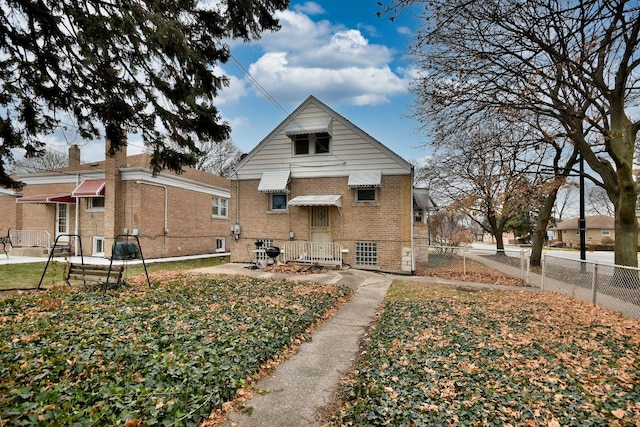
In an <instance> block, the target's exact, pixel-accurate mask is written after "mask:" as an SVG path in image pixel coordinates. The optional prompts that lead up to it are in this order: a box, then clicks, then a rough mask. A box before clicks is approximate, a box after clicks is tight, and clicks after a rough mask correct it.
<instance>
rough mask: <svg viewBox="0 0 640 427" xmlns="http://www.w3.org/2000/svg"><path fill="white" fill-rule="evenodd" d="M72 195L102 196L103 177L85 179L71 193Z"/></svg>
mask: <svg viewBox="0 0 640 427" xmlns="http://www.w3.org/2000/svg"><path fill="white" fill-rule="evenodd" d="M71 195H72V196H73V197H99V196H104V179H85V180H84V181H82V182H81V183H80V185H78V186H77V187H76V189H75V190H73V192H72V193H71Z"/></svg>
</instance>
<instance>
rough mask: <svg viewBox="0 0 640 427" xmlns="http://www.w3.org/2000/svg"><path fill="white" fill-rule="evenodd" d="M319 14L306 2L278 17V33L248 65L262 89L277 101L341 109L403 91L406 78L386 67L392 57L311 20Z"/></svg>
mask: <svg viewBox="0 0 640 427" xmlns="http://www.w3.org/2000/svg"><path fill="white" fill-rule="evenodd" d="M316 6H317V7H316ZM322 12H323V10H322V8H321V7H319V6H318V5H317V4H315V3H312V2H307V3H304V4H302V5H299V6H297V7H296V10H287V11H284V12H281V13H278V14H277V16H278V18H279V20H280V24H281V27H282V28H281V30H280V31H278V32H275V33H269V34H265V35H264V36H263V37H262V39H260V40H259V41H257V44H258V45H259V46H260V48H261V49H262V50H263V54H262V56H260V57H259V58H258V59H257V60H255V62H253V63H252V64H251V65H249V66H248V71H249V73H250V75H251V76H252V77H253V78H254V79H255V80H256V81H257V82H258V83H259V84H260V86H262V88H264V89H265V90H266V91H267V92H268V93H269V94H270V95H271V96H273V97H274V98H276V99H278V100H279V101H281V102H290V101H296V100H299V99H304V98H305V97H306V96H307V95H309V94H314V95H315V96H318V97H319V98H321V99H323V100H326V101H327V102H330V103H333V102H337V103H342V104H346V105H379V104H383V103H386V102H388V101H389V99H390V97H392V96H394V95H397V94H401V93H406V92H407V87H408V81H409V76H407V75H405V74H404V72H403V71H402V69H398V70H395V71H394V70H393V69H392V68H391V63H392V62H393V60H394V56H395V55H397V52H394V51H393V50H392V49H390V48H388V47H387V46H385V45H382V44H376V43H371V42H370V41H369V40H368V39H367V38H366V37H365V36H364V35H363V33H362V32H361V31H360V30H359V29H353V28H345V27H344V26H342V25H335V24H332V23H330V22H329V21H327V20H320V21H317V22H316V21H314V20H312V19H311V18H310V14H319V13H322ZM247 80H248V79H247ZM254 90H255V91H256V92H259V91H258V90H257V89H255V88H254Z"/></svg>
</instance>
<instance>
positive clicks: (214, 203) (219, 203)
mask: <svg viewBox="0 0 640 427" xmlns="http://www.w3.org/2000/svg"><path fill="white" fill-rule="evenodd" d="M214 209H215V212H214ZM211 217H212V218H229V199H227V198H226V197H213V199H212V200H211Z"/></svg>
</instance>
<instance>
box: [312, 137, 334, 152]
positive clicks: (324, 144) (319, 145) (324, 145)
mask: <svg viewBox="0 0 640 427" xmlns="http://www.w3.org/2000/svg"><path fill="white" fill-rule="evenodd" d="M315 136H316V147H315V148H316V154H326V153H328V152H329V142H330V141H331V136H330V135H329V134H328V133H326V132H322V133H316V134H315Z"/></svg>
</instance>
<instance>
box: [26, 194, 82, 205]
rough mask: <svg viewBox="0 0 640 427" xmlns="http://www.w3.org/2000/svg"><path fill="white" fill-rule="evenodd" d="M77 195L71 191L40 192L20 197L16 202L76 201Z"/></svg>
mask: <svg viewBox="0 0 640 427" xmlns="http://www.w3.org/2000/svg"><path fill="white" fill-rule="evenodd" d="M75 202H76V199H75V197H73V196H71V194H69V193H62V194H38V195H35V196H24V197H18V198H17V199H16V203H75Z"/></svg>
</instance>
